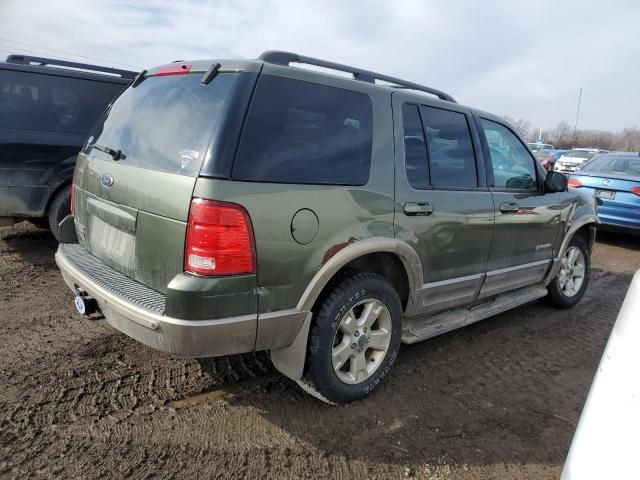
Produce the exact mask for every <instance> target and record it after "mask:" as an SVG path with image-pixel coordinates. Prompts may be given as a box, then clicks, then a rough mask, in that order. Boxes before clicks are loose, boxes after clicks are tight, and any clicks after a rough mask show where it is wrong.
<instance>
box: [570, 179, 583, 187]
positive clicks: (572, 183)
mask: <svg viewBox="0 0 640 480" xmlns="http://www.w3.org/2000/svg"><path fill="white" fill-rule="evenodd" d="M569 186H570V187H581V186H582V182H581V181H580V180H578V179H577V178H570V179H569Z"/></svg>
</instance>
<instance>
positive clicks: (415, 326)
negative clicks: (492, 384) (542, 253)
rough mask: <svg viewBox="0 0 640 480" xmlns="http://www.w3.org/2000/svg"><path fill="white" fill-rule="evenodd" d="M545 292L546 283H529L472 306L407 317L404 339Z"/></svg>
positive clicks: (426, 335)
mask: <svg viewBox="0 0 640 480" xmlns="http://www.w3.org/2000/svg"><path fill="white" fill-rule="evenodd" d="M546 294H547V289H546V288H545V287H540V286H537V285H536V286H530V287H525V288H520V289H518V290H514V291H512V292H507V293H503V294H501V295H498V296H496V297H493V298H491V299H487V300H486V301H483V302H481V303H480V304H477V305H472V306H470V307H469V306H467V307H460V308H455V309H453V310H446V311H444V312H441V313H437V314H435V315H433V314H431V315H421V316H418V317H412V318H408V319H405V327H404V328H403V332H402V343H407V344H410V343H416V342H421V341H422V340H426V339H428V338H432V337H435V336H438V335H441V334H443V333H446V332H450V331H451V330H456V329H458V328H462V327H466V326H467V325H471V324H472V323H475V322H479V321H480V320H484V319H485V318H489V317H492V316H494V315H497V314H498V313H502V312H506V311H507V310H511V309H512V308H514V307H517V306H519V305H523V304H525V303H529V302H532V301H534V300H537V299H538V298H542V297H544V296H545V295H546Z"/></svg>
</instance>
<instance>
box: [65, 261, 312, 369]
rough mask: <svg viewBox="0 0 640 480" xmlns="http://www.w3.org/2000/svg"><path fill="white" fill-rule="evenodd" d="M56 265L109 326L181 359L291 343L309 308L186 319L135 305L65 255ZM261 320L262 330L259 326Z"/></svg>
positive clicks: (228, 353) (72, 287)
mask: <svg viewBox="0 0 640 480" xmlns="http://www.w3.org/2000/svg"><path fill="white" fill-rule="evenodd" d="M56 263H57V264H58V267H59V268H60V271H61V273H62V276H63V278H64V280H65V282H66V283H67V285H68V286H69V288H70V289H71V290H72V291H74V292H77V290H78V289H80V290H83V291H84V292H86V293H87V294H88V295H89V296H90V297H92V298H94V299H95V300H96V301H97V303H98V306H99V308H100V311H101V312H102V314H103V315H104V317H105V320H106V321H107V323H108V324H109V325H111V326H112V327H114V328H115V329H117V330H119V331H121V332H122V333H124V334H125V335H128V336H129V337H131V338H133V339H134V340H137V341H139V342H141V343H143V344H145V345H147V346H149V347H152V348H155V349H157V350H161V351H163V352H167V353H171V354H173V355H177V356H182V357H217V356H222V355H231V354H237V353H244V352H250V351H253V350H255V349H260V350H266V349H271V348H278V347H284V346H287V345H290V344H291V343H292V342H293V341H294V339H295V338H296V335H297V334H298V332H299V331H300V328H301V327H302V324H303V323H304V320H305V318H306V317H307V314H308V312H299V311H285V312H271V313H267V314H261V315H260V319H259V318H258V315H257V314H254V315H243V316H238V317H230V318H222V319H216V320H183V319H178V318H171V317H167V316H164V315H160V314H158V313H155V312H151V311H149V310H145V309H143V308H140V307H138V306H137V305H133V304H131V303H129V302H127V301H126V300H124V299H122V298H120V297H118V296H116V295H114V294H113V293H111V292H110V291H108V290H106V289H104V288H102V287H101V286H99V285H97V284H96V283H95V282H93V281H92V280H91V279H90V278H88V277H87V276H85V275H84V274H83V273H82V272H80V271H79V270H77V269H76V268H75V267H74V266H73V265H72V264H71V263H70V262H68V261H67V260H66V259H65V258H64V255H62V254H61V253H60V252H58V253H56ZM259 324H260V328H259Z"/></svg>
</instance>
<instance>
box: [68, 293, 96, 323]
mask: <svg viewBox="0 0 640 480" xmlns="http://www.w3.org/2000/svg"><path fill="white" fill-rule="evenodd" d="M73 303H74V305H75V306H76V310H78V313H80V315H84V316H85V317H88V316H90V315H91V314H93V313H96V312H97V311H98V302H96V300H95V299H94V298H91V297H90V296H88V295H87V294H85V293H83V292H80V291H78V292H77V294H76V296H75V298H74V299H73Z"/></svg>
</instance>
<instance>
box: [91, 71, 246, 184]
mask: <svg viewBox="0 0 640 480" xmlns="http://www.w3.org/2000/svg"><path fill="white" fill-rule="evenodd" d="M237 78H238V75H237V74H233V73H221V74H219V75H218V76H216V78H215V79H214V80H213V81H212V82H211V83H209V84H208V85H203V84H202V83H200V80H201V79H202V75H201V74H190V75H175V76H166V77H150V78H147V79H146V80H144V81H143V82H142V83H141V84H139V85H138V86H137V87H136V88H128V89H127V90H125V92H124V93H123V94H122V95H120V97H119V98H118V99H117V100H116V101H115V102H114V103H113V105H112V107H111V108H110V109H109V111H107V112H106V113H105V115H104V116H103V118H102V119H101V120H100V122H98V124H97V125H96V128H95V130H94V131H93V132H92V133H91V136H90V137H89V147H88V148H87V151H88V150H89V149H91V154H92V155H94V156H96V157H98V158H101V159H105V160H111V159H112V158H111V156H110V155H107V154H106V153H104V152H103V151H101V149H100V147H103V148H105V147H106V148H110V149H113V150H121V151H122V153H123V154H124V155H125V159H124V160H120V161H121V162H122V163H126V164H127V165H133V166H136V167H142V168H147V169H150V170H158V171H162V172H169V173H176V174H179V175H187V176H196V175H197V174H198V173H199V172H200V166H201V165H202V160H203V159H204V156H205V153H206V150H207V148H208V144H209V141H210V140H211V139H212V138H213V135H214V132H215V131H216V129H217V128H218V126H219V124H220V121H219V119H220V117H221V116H223V111H224V108H225V104H226V103H227V102H226V101H227V100H228V98H229V97H230V96H231V94H230V92H231V89H232V87H233V86H234V84H235V83H236V81H237ZM91 147H96V148H91Z"/></svg>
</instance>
